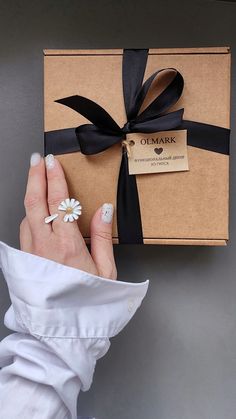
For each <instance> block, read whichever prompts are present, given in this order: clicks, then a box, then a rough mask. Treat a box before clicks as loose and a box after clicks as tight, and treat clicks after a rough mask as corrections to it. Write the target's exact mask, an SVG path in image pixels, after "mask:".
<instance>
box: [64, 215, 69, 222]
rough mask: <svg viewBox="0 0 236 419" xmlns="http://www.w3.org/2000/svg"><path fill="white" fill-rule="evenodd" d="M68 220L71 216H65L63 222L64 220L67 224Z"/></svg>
mask: <svg viewBox="0 0 236 419" xmlns="http://www.w3.org/2000/svg"><path fill="white" fill-rule="evenodd" d="M68 218H69V214H66V215H65V216H64V218H63V220H64V221H65V222H67V221H68Z"/></svg>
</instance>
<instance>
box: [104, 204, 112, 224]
mask: <svg viewBox="0 0 236 419" xmlns="http://www.w3.org/2000/svg"><path fill="white" fill-rule="evenodd" d="M113 210H114V208H113V205H112V204H107V203H105V204H103V206H102V211H101V218H102V221H103V222H104V223H107V224H110V223H111V222H112V217H113Z"/></svg>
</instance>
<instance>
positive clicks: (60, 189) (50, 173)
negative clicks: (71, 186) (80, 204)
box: [45, 154, 82, 239]
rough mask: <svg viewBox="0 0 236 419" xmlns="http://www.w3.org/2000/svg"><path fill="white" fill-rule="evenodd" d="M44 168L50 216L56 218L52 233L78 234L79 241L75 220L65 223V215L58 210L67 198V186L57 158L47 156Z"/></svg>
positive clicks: (78, 231) (50, 155)
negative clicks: (53, 215)
mask: <svg viewBox="0 0 236 419" xmlns="http://www.w3.org/2000/svg"><path fill="white" fill-rule="evenodd" d="M45 162H46V168H47V180H48V206H49V212H50V214H54V213H57V214H58V217H57V218H56V219H55V220H54V221H53V222H52V229H53V230H54V232H58V233H66V234H68V233H70V232H71V233H73V232H77V234H80V236H81V239H82V235H81V233H80V230H79V227H78V224H77V222H76V221H77V220H74V221H73V222H70V221H67V222H65V221H64V220H63V219H64V216H65V215H66V212H65V211H61V210H59V209H58V206H59V205H60V203H61V202H62V201H64V200H65V199H66V198H69V191H68V186H67V182H66V178H65V174H64V170H63V168H62V166H61V164H60V162H59V160H58V159H57V158H55V157H54V156H53V155H52V154H48V155H47V156H46V158H45Z"/></svg>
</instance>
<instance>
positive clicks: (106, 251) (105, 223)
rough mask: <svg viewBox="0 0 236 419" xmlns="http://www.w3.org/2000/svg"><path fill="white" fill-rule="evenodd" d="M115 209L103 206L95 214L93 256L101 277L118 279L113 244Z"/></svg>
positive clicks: (92, 221)
mask: <svg viewBox="0 0 236 419" xmlns="http://www.w3.org/2000/svg"><path fill="white" fill-rule="evenodd" d="M113 212H114V207H113V205H112V204H107V203H105V204H103V205H102V206H101V207H99V208H98V209H97V211H96V212H95V214H94V216H93V218H92V220H91V224H90V231H91V256H92V258H93V260H94V263H95V265H96V267H97V269H98V272H99V276H103V277H104V278H109V279H117V270H116V264H115V259H114V252H113V244H112V221H113Z"/></svg>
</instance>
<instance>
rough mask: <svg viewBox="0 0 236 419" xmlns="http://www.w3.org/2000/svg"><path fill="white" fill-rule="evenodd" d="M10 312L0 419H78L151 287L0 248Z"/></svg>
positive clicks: (1, 349)
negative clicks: (99, 367) (83, 394)
mask: <svg viewBox="0 0 236 419" xmlns="http://www.w3.org/2000/svg"><path fill="white" fill-rule="evenodd" d="M0 268H1V269H2V272H3V275H4V277H5V280H6V283H7V286H8V289H9V295H10V299H11V302H12V304H11V306H10V307H9V309H8V310H7V312H6V314H5V317H4V324H5V325H6V327H8V328H9V329H11V330H13V331H14V332H15V333H12V334H10V335H9V336H7V337H6V338H4V339H3V340H2V341H1V343H0V367H1V368H2V369H1V370H0V412H1V413H0V415H1V418H2V419H7V418H8V419H16V418H24V419H67V418H68V419H69V418H70V419H76V418H77V398H78V395H79V392H80V390H82V391H87V390H88V389H89V388H90V386H91V384H92V380H93V374H94V369H95V365H96V361H97V359H99V358H101V357H102V356H104V355H105V354H106V352H107V351H108V349H109V346H110V340H109V338H111V337H113V336H115V335H117V334H118V333H119V332H120V331H121V330H122V329H123V328H124V326H125V325H126V324H127V323H128V322H129V320H130V319H131V318H132V317H133V315H134V314H135V312H136V310H137V308H138V307H139V306H140V305H141V302H142V300H143V298H144V297H145V295H146V292H147V289H148V285H149V280H146V281H144V282H141V283H130V282H123V281H119V280H116V281H114V280H110V279H106V278H103V277H100V276H96V275H93V274H89V273H87V272H85V271H82V270H80V269H76V268H72V267H69V266H66V265H63V264H60V263H57V262H55V261H52V260H51V259H46V258H43V257H41V256H37V255H33V254H31V253H27V252H24V251H22V250H18V249H15V248H14V247H11V246H9V245H7V244H6V243H4V242H3V241H0Z"/></svg>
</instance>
